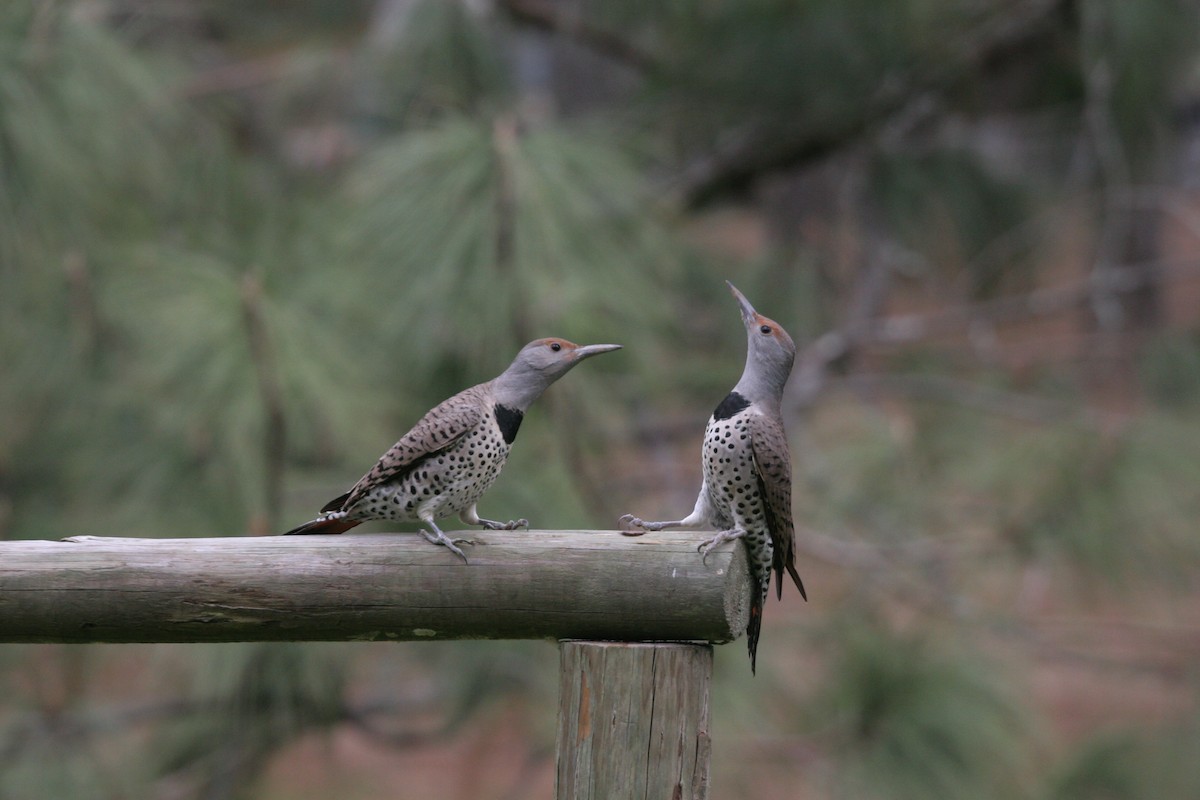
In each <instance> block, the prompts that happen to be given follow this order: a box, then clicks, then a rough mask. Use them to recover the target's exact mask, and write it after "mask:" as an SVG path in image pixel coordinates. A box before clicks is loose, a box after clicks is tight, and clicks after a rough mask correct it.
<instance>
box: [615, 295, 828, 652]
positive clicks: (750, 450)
mask: <svg viewBox="0 0 1200 800" xmlns="http://www.w3.org/2000/svg"><path fill="white" fill-rule="evenodd" d="M726 285H727V286H728V287H729V291H731V292H732V293H733V296H734V298H735V299H736V300H737V302H738V306H739V307H740V309H741V313H742V324H743V325H744V326H745V328H746V336H747V340H748V343H747V348H746V366H745V369H744V370H743V371H742V377H741V379H740V380H739V381H738V382H737V385H735V386H734V387H733V391H731V392H730V393H729V394H728V395H726V396H725V399H724V400H722V401H721V403H720V404H719V405H718V406H717V408H716V410H715V411H713V413H712V416H711V417H710V418H709V420H708V427H706V428H705V429H704V445H703V461H702V464H703V469H704V481H703V483H702V484H701V486H700V496H699V497H698V498H696V506H695V508H693V509H692V513H691V514H689V515H687V516H686V517H684V518H683V519H678V520H670V521H665V522H647V521H645V520H642V519H639V518H638V517H635V516H634V515H632V514H626V515H624V516H623V517H621V519H620V521H619V523H618V525H619V526H620V527H621V528H622V532H623V533H625V534H626V535H627V536H641V535H642V534H643V533H644V532H645V531H660V530H663V529H664V528H710V529H716V530H718V531H719V533H717V535H716V536H714V537H713V538H711V539H709V540H708V541H706V542H705V543H703V544H702V545H701V546H700V550H701V552H702V553H704V555H705V556H707V555H708V553H709V552H711V551H712V549H713V548H714V547H716V546H718V545H720V544H722V543H724V542H728V541H730V540H734V539H741V540H742V541H743V542H744V543H745V546H746V551H747V553H748V555H749V556H750V573H751V578H752V580H753V581H754V589H753V591H752V592H751V603H750V621H749V623H748V625H747V627H746V636H747V640H748V644H749V649H750V670H751V672H753V671H754V670H755V667H756V661H757V654H758V637H759V633H760V632H761V630H762V612H763V605H764V603H765V602H766V599H767V594H768V591H769V588H770V583H771V571H772V570H774V571H775V576H776V579H775V589H776V596H777V597H779V598H780V599H782V597H783V573H784V570H787V573H788V574H789V575H791V577H792V581H793V582H794V583H795V584H796V588H797V589H799V590H800V596H801V597H803V598H804V599H805V600H807V599H808V595H807V594H806V593H805V591H804V583H803V582H801V580H800V575H799V573H798V572H796V564H795V555H794V550H795V530H794V525H793V523H792V463H791V456H790V454H789V452H788V443H787V435H786V434H785V433H784V429H783V415H782V413H781V411H780V404H781V401H782V398H783V385H784V384H785V383H786V382H787V379H788V375H790V374H791V371H792V362H793V361H794V360H795V358H796V345H795V344H794V343H793V342H792V338H791V337H790V336H788V334H787V331H785V330H784V329H783V328H782V326H780V325H779V323H778V322H775V321H774V320H772V319H768V318H767V317H764V316H763V315H761V314H759V313H758V312H757V311H755V310H754V306H752V305H750V301H749V300H747V299H746V297H745V295H743V294H742V293H741V292H739V291H738V290H737V289H736V288H735V287H734V285H733V284H732V283H729V282H728V281H726ZM632 529H640V530H632Z"/></svg>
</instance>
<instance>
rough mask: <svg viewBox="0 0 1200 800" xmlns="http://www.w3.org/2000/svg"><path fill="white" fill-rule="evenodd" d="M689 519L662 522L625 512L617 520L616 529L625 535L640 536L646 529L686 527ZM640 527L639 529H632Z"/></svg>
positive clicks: (658, 529) (659, 529)
mask: <svg viewBox="0 0 1200 800" xmlns="http://www.w3.org/2000/svg"><path fill="white" fill-rule="evenodd" d="M689 519H690V518H684V519H671V520H663V521H662V522H650V521H648V520H644V519H642V518H640V517H635V516H634V515H633V514H625V515H623V516H622V517H621V518H620V519H619V520H617V526H618V530H620V531H621V533H622V534H624V535H625V536H641V535H642V534H644V533H646V531H661V530H663V529H664V528H686V527H688V526H689ZM634 528H640V529H641V530H634Z"/></svg>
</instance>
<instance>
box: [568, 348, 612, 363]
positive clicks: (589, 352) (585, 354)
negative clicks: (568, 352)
mask: <svg viewBox="0 0 1200 800" xmlns="http://www.w3.org/2000/svg"><path fill="white" fill-rule="evenodd" d="M620 349H621V345H619V344H585V345H583V346H582V347H577V348H575V360H576V361H582V360H583V359H585V358H589V357H590V356H598V355H600V354H601V353H610V352H612V351H613V350H620Z"/></svg>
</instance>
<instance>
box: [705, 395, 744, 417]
mask: <svg viewBox="0 0 1200 800" xmlns="http://www.w3.org/2000/svg"><path fill="white" fill-rule="evenodd" d="M749 405H750V401H749V400H747V399H746V398H744V397H742V396H741V395H740V394H738V393H737V392H730V393H729V394H727V395H725V399H724V400H722V401H721V404H720V405H718V406H717V410H716V411H714V412H713V419H715V420H717V421H720V420H723V419H729V418H730V417H732V416H733V415H734V414H736V413H738V412H739V411H741V410H743V409H745V408H746V407H747V406H749Z"/></svg>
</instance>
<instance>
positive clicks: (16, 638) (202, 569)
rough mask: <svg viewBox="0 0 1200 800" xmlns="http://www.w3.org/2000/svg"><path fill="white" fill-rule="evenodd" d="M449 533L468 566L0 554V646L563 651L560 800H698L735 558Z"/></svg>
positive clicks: (745, 598) (699, 536)
mask: <svg viewBox="0 0 1200 800" xmlns="http://www.w3.org/2000/svg"><path fill="white" fill-rule="evenodd" d="M460 535H463V536H466V537H468V538H471V539H473V540H475V541H476V542H477V543H478V544H476V545H474V546H469V547H466V548H465V550H466V553H467V556H468V558H469V559H470V563H469V564H463V563H462V562H461V561H460V560H459V559H458V558H457V557H455V556H454V555H453V554H452V553H450V552H449V551H447V550H446V549H444V548H439V547H434V546H432V545H430V544H428V543H427V542H425V541H424V540H423V539H421V538H420V537H419V536H416V535H380V534H360V535H342V536H329V537H324V536H305V537H286V538H285V537H252V538H251V537H247V538H218V539H111V538H99V537H90V536H84V537H72V538H70V539H66V540H63V541H22V542H0V642H75V643H86V642H229V641H316V640H323V641H365V640H372V641H374V640H390V641H405V640H426V641H428V640H436V639H479V638H483V639H557V640H559V641H560V642H561V644H560V664H561V687H560V706H559V731H558V780H557V796H558V798H559V800H565V799H566V798H571V800H583V799H584V798H589V799H592V800H601V798H604V799H605V800H623V799H624V798H630V799H631V800H633V799H636V800H642V799H643V798H644V799H645V800H650V799H651V798H655V799H657V798H678V799H679V800H685V799H686V798H696V799H697V800H701V799H702V798H705V797H707V795H708V766H709V751H710V746H709V741H710V740H709V730H708V720H709V717H708V697H709V682H710V681H711V677H712V647H711V645H712V644H715V643H721V642H727V641H731V640H733V639H735V638H737V636H739V635H740V634H741V632H742V631H743V630H745V627H746V620H747V616H748V614H749V601H750V581H749V578H748V572H747V566H746V561H745V556H744V548H742V547H735V546H731V545H726V546H725V547H723V548H720V549H718V550H716V551H714V552H713V553H712V554H711V555H710V556H709V557H708V559H707V561H705V560H702V559H701V558H700V556H699V555H698V554H697V553H696V546H697V545H698V544H699V543H700V542H702V541H704V539H705V538H706V534H704V533H700V532H687V531H683V532H671V533H663V534H655V535H652V536H645V537H637V538H630V537H625V536H621V535H620V534H619V533H617V532H614V531H512V532H509V531H486V532H477V531H471V532H464V533H461V534H460ZM708 535H711V534H708Z"/></svg>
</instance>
